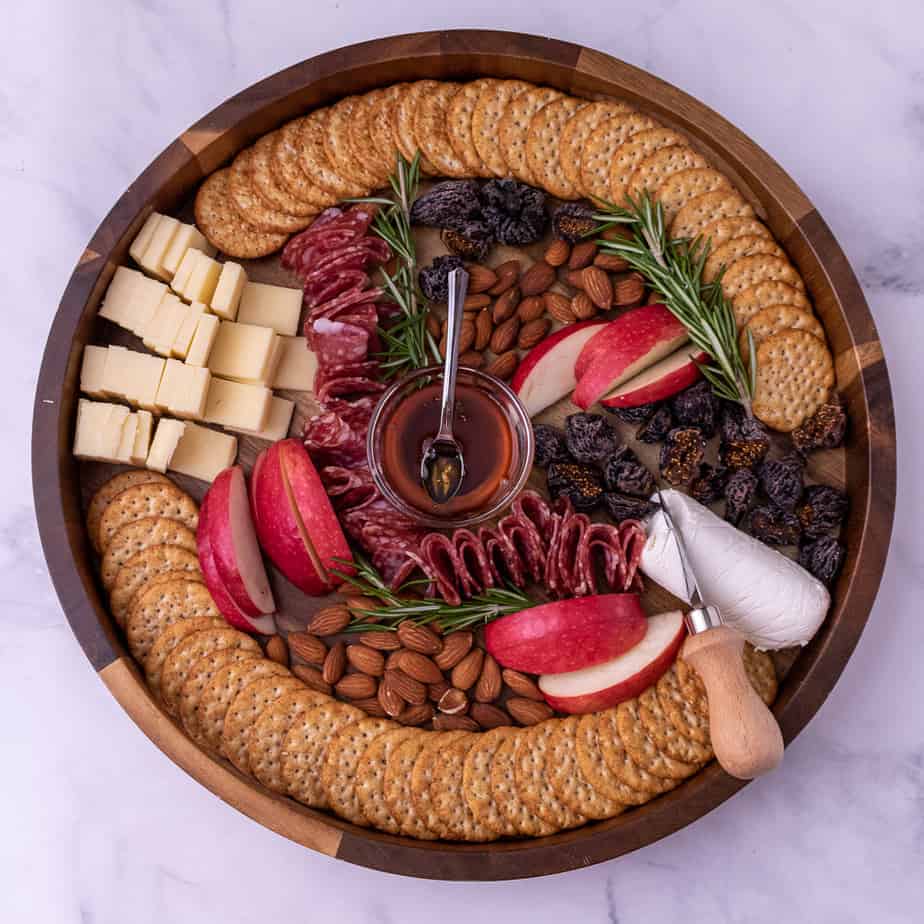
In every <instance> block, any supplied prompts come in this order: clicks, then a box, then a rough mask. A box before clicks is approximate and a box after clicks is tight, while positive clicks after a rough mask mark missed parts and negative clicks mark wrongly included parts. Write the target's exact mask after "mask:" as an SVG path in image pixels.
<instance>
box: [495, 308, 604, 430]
mask: <svg viewBox="0 0 924 924" xmlns="http://www.w3.org/2000/svg"><path fill="white" fill-rule="evenodd" d="M607 323H608V322H607V321H581V322H580V323H579V324H569V325H567V326H566V327H563V328H562V329H561V330H557V331H555V333H554V334H550V335H549V336H548V337H546V338H545V340H542V341H540V342H539V343H537V344H536V346H534V347H533V348H532V349H531V350H530V351H529V352H528V353H527V354H526V355H525V356H524V357H523V359H522V360H521V361H520V365H519V366H517V371H516V372H515V373H514V374H513V378H512V379H511V380H510V387H511V388H512V389H513V391H514V392H515V394H516V395H517V397H518V398H519V399H520V401H522V402H523V406H524V407H525V408H526V411H527V413H528V414H529V416H530V417H535V416H536V414H538V413H540V411H544V410H545V409H546V408H547V407H551V405H553V404H555V402H556V401H560V400H561V399H562V398H564V397H565V395H567V394H568V393H569V392H571V391H572V389H573V388H574V386H575V384H576V383H577V382H576V379H575V376H574V364H575V360H576V359H577V357H578V356H579V355H580V353H581V350H583V348H584V345H585V344H586V343H587V341H588V340H590V338H591V337H593V336H594V334H595V333H596V332H597V331H598V330H599V329H600V328H601V327H605V326H606V324H607Z"/></svg>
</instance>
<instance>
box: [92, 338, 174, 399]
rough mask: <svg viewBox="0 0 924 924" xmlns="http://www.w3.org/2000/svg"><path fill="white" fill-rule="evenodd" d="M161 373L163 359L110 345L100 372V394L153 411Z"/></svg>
mask: <svg viewBox="0 0 924 924" xmlns="http://www.w3.org/2000/svg"><path fill="white" fill-rule="evenodd" d="M163 374H164V360H162V359H160V358H159V357H157V356H149V355H148V354H147V353H138V352H136V351H134V350H127V349H126V348H125V347H122V346H110V347H109V350H108V354H107V356H106V368H105V369H104V371H103V386H102V387H103V391H104V392H105V393H106V394H107V395H112V396H116V397H119V398H124V399H125V400H126V401H128V402H130V403H131V404H135V405H138V406H139V407H143V408H147V409H148V410H153V409H154V408H156V407H157V404H156V398H157V390H158V388H159V387H160V380H161V377H162V376H163Z"/></svg>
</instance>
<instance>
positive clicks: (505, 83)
mask: <svg viewBox="0 0 924 924" xmlns="http://www.w3.org/2000/svg"><path fill="white" fill-rule="evenodd" d="M530 89H535V87H534V86H533V84H531V83H527V82H526V81H525V80H495V81H492V82H491V83H489V84H486V85H485V86H483V87H482V90H481V93H480V95H479V97H478V102H477V103H476V104H475V108H474V110H473V111H472V143H473V144H474V145H475V149H476V150H477V151H478V156H479V157H480V158H481V162H482V163H483V164H484V165H485V168H486V170H488V171H489V172H490V173H491V174H493V175H494V176H499V177H506V176H510V175H511V173H510V168H509V167H508V166H507V160H506V158H505V157H504V153H503V150H502V148H501V141H500V133H499V132H498V124H499V123H500V120H501V118H503V115H504V110H506V108H507V105H508V104H509V103H510V102H511V100H513V99H515V98H516V97H517V96H519V95H520V94H521V93H525V92H526V91H527V90H530Z"/></svg>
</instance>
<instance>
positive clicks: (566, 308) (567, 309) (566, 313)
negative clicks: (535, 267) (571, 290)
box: [542, 292, 577, 324]
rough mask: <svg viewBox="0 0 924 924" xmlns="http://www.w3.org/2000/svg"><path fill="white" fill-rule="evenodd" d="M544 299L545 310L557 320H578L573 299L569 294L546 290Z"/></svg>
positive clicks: (563, 321) (562, 321) (565, 322)
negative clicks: (573, 307) (572, 304)
mask: <svg viewBox="0 0 924 924" xmlns="http://www.w3.org/2000/svg"><path fill="white" fill-rule="evenodd" d="M542 300H543V302H544V303H545V310H546V311H547V312H548V313H549V315H550V316H551V317H553V318H555V320H556V321H560V322H561V323H562V324H573V323H574V322H575V321H576V320H577V315H575V313H574V310H573V309H572V307H571V299H569V298H568V296H567V295H562V294H561V293H560V292H546V293H545V295H543V296H542Z"/></svg>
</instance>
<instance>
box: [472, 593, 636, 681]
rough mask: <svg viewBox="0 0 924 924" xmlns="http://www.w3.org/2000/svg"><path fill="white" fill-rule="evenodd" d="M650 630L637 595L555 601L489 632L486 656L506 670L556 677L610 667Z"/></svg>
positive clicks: (514, 616)
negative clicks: (608, 663) (595, 666)
mask: <svg viewBox="0 0 924 924" xmlns="http://www.w3.org/2000/svg"><path fill="white" fill-rule="evenodd" d="M647 627H648V620H647V617H646V616H645V611H644V610H643V609H642V603H641V600H640V599H639V596H638V594H598V595H596V596H590V597H574V598H573V599H568V600H556V601H554V602H552V603H544V604H542V605H541V606H534V607H530V608H529V609H526V610H521V611H520V612H519V613H511V614H510V615H509V616H502V617H501V618H500V619H495V620H494V621H493V622H489V623H488V624H487V626H485V630H484V642H485V648H487V650H488V652H489V653H490V654H491V655H492V656H493V657H494V658H495V659H496V660H497V661H498V663H500V664H502V665H503V666H504V667H511V668H513V669H514V670H518V671H524V672H525V673H528V674H558V673H562V672H565V671H575V670H579V669H580V668H584V667H589V666H591V665H593V664H599V663H601V662H603V661H609V660H610V659H611V658H615V657H616V656H617V655H619V654H621V653H622V652H624V651H628V650H629V649H630V648H632V647H633V646H634V645H636V644H637V643H638V642H639V641H640V640H641V639H642V637H643V636H644V635H645V632H646V630H647Z"/></svg>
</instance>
